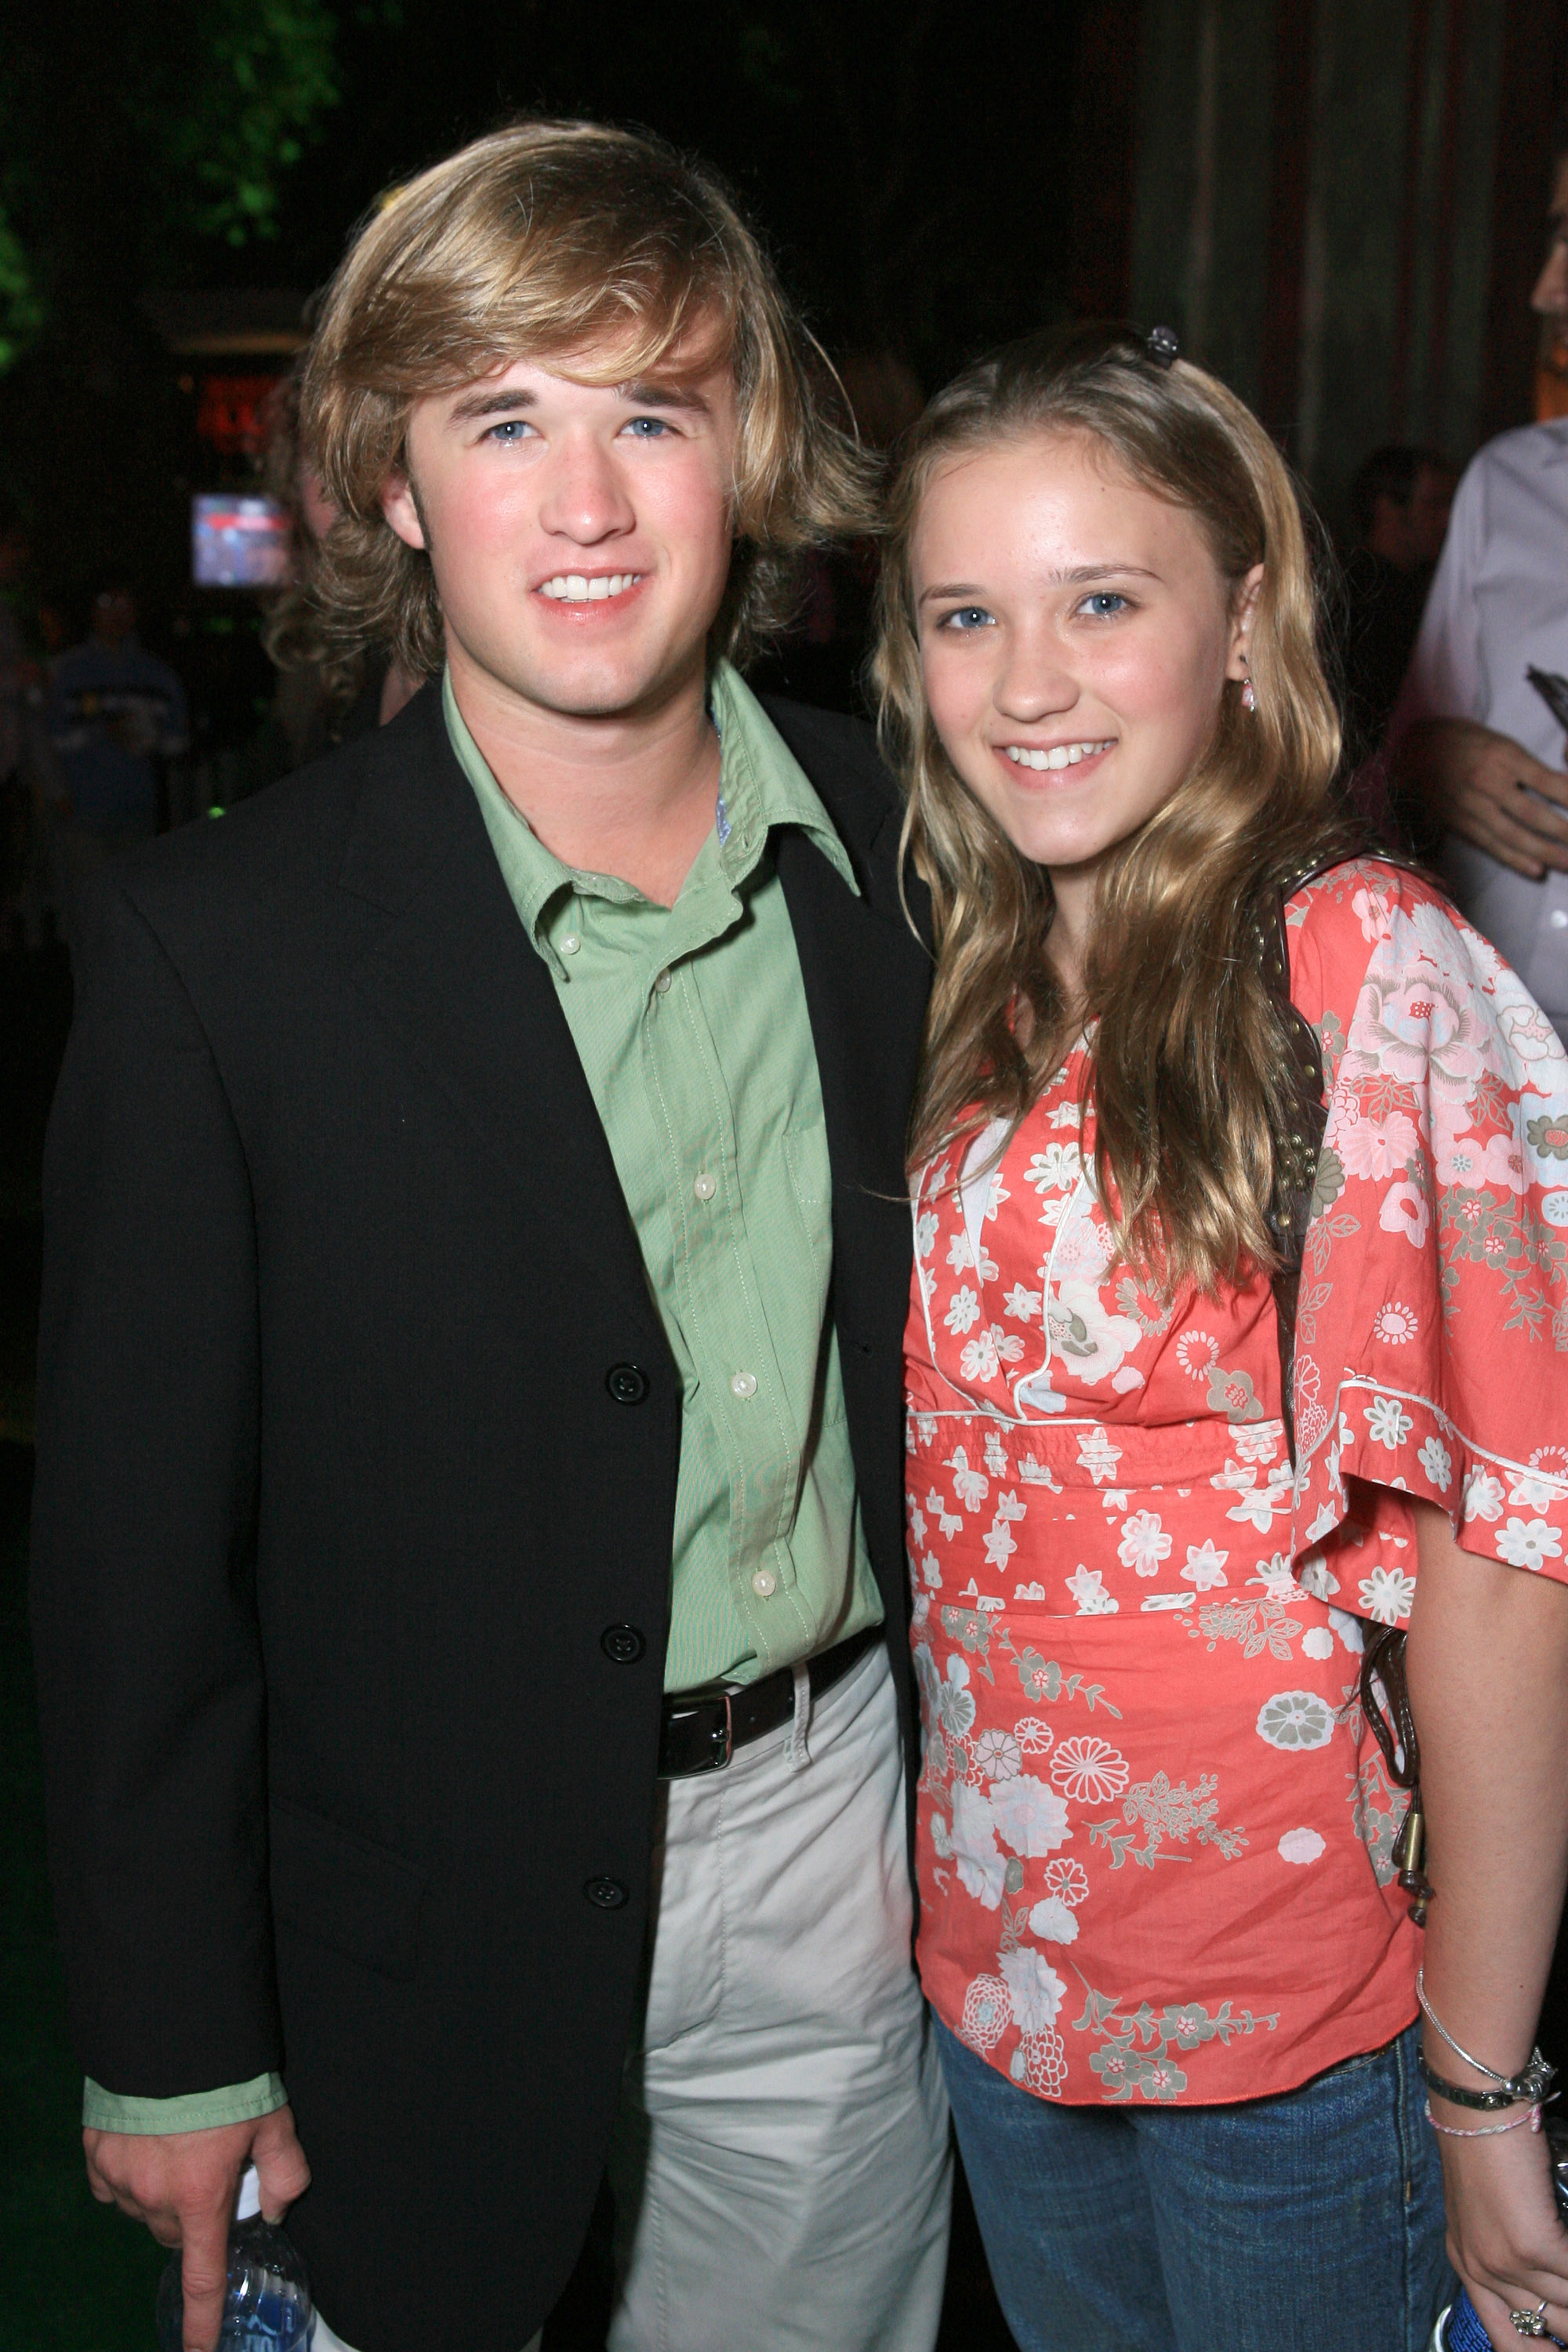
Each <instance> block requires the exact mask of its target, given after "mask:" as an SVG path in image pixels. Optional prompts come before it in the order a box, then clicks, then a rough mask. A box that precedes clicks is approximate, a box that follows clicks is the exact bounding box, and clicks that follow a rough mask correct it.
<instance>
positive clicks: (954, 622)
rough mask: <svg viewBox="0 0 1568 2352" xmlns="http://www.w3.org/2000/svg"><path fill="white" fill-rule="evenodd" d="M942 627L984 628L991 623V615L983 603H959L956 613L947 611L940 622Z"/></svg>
mask: <svg viewBox="0 0 1568 2352" xmlns="http://www.w3.org/2000/svg"><path fill="white" fill-rule="evenodd" d="M990 625H991V615H990V614H989V613H988V612H987V611H986V609H985V607H984V604H961V605H960V606H959V608H958V610H957V612H956V613H949V614H948V615H947V617H946V619H945V620H944V621H943V622H942V627H943V628H944V629H965V630H966V629H985V628H989V627H990Z"/></svg>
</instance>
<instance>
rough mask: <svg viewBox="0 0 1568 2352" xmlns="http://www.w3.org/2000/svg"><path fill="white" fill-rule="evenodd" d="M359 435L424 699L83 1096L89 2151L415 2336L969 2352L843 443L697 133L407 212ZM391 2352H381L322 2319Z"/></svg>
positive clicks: (887, 991) (120, 1042) (334, 299)
mask: <svg viewBox="0 0 1568 2352" xmlns="http://www.w3.org/2000/svg"><path fill="white" fill-rule="evenodd" d="M305 423H306V430H307V433H308V436H309V437H310V444H311V446H312V449H313V453H314V456H315V457H316V460H317V462H318V464H319V466H320V468H321V475H322V478H323V481H324V483H325V485H326V488H327V489H328V491H329V493H330V495H331V499H332V500H333V502H334V504H335V505H336V506H337V508H338V509H339V512H340V516H341V520H340V521H339V522H338V523H337V524H336V525H335V526H334V529H333V530H332V532H331V537H330V539H329V541H328V542H327V551H326V581H327V585H326V588H325V591H324V593H325V595H326V596H327V598H328V600H329V604H330V612H329V618H330V619H331V624H332V625H334V626H335V627H338V628H340V629H342V631H343V632H344V633H345V634H346V635H357V636H359V637H363V638H364V639H372V638H374V639H379V640H380V641H382V642H391V643H392V644H393V645H394V646H395V650H396V654H397V656H398V658H399V660H400V661H402V662H403V664H404V665H405V667H406V668H408V669H409V670H410V671H411V672H412V673H413V674H414V675H416V676H419V677H424V678H426V679H427V680H428V683H427V684H426V687H425V688H424V690H423V691H422V692H421V693H420V694H418V695H417V696H416V698H415V700H414V701H413V703H412V704H411V705H410V706H409V708H408V709H407V710H406V711H405V712H404V714H403V715H402V716H401V717H400V718H399V719H396V720H395V722H394V723H393V724H392V725H391V726H390V727H387V728H385V729H384V730H381V731H380V732H379V733H378V734H376V735H375V736H373V737H372V738H370V739H368V740H364V741H363V742H360V743H356V744H354V745H353V746H352V747H348V748H345V749H344V750H343V751H340V752H339V753H337V754H336V755H334V756H333V757H332V758H331V759H329V760H328V761H324V762H322V763H321V765H319V766H318V767H316V768H313V769H310V770H308V771H306V772H304V773H303V774H302V775H301V776H300V777H299V778H297V779H294V780H292V781H290V782H288V783H286V784H283V785H280V786H278V787H276V788H274V790H273V791H271V792H270V793H266V794H264V795H262V796H260V797H259V798H258V800H256V801H255V802H253V803H248V804H247V806H246V807H245V808H244V809H242V810H240V811H239V812H237V813H236V814H234V815H233V816H231V817H230V818H229V819H227V820H226V822H225V823H224V824H222V825H213V826H205V827H202V828H199V829H198V828H195V827H193V828H191V829H189V830H188V831H187V832H185V833H183V834H179V835H174V836H173V837H172V838H170V839H169V840H167V841H164V842H162V843H160V844H158V845H155V846H154V847H153V849H152V850H150V851H148V852H145V853H140V854H139V855H138V856H136V857H135V858H133V859H132V860H130V861H128V862H126V863H123V864H121V866H118V867H116V868H115V869H114V870H113V872H112V873H111V874H110V876H109V877H107V878H106V879H105V881H104V883H103V885H102V887H100V889H99V891H98V894H97V896H96V898H95V899H94V901H93V903H92V907H91V911H90V919H89V918H88V916H86V915H85V914H84V919H83V938H82V950H81V955H80V961H79V976H78V986H79V999H78V1013H77V1024H76V1028H75V1031H74V1033H73V1037H72V1042H71V1045H70V1048H69V1052H68V1057H67V1065H66V1069H65V1073H64V1076H63V1077H62V1080H61V1086H60V1093H59V1097H58V1104H57V1107H56V1111H55V1115H54V1122H53V1128H52V1131H51V1136H50V1142H49V1156H48V1172H47V1192H48V1214H49V1244H48V1271H47V1285H46V1287H47V1297H46V1302H45V1313H44V1328H43V1340H42V1377H41V1409H40V1426H39V1441H38V1464H39V1472H38V1497H37V1519H36V1563H35V1593H36V1622H37V1644H38V1658H39V1672H40V1687H41V1691H42V1696H43V1712H44V1724H45V1738H46V1744H47V1762H48V1772H49V1793H50V1832H51V1842H52V1865H53V1871H54V1878H55V1885H56V1891H57V1902H58V1913H59V1919H60V1927H61V1935H62V1939H63V1943H64V1948H65V1953H66V1962H67V1969H68V1979H69V1985H70V1995H71V2005H72V2013H73V2018H74V2024H75V2031H76V2034H77V2038H78V2042H79V2048H80V2053H81V2056H82V2060H83V2063H84V2066H85V2069H86V2072H87V2074H88V2076H89V2083H88V2090H87V2105H86V2122H87V2126H88V2128H87V2131H86V2141H87V2151H88V2165H89V2175H90V2178H91V2181H92V2185H93V2189H94V2193H95V2194H97V2195H98V2196H100V2198H102V2199H104V2200H110V2199H112V2200H114V2201H116V2202H117V2203H119V2204H120V2205H121V2207H122V2208H123V2209H124V2210H126V2211H128V2212H131V2213H132V2214H135V2215H137V2216H139V2217H140V2218H142V2220H144V2221H147V2222H149V2224H150V2225H151V2226H152V2228H153V2231H155V2232H156V2234H157V2235H158V2236H159V2237H161V2238H162V2239H163V2241H164V2242H166V2243H170V2244H174V2243H182V2244H183V2246H184V2284H185V2310H186V2318H185V2323H184V2341H185V2347H186V2352H209V2347H212V2346H213V2345H214V2344H215V2343H216V2336H217V2328H218V2314H219V2307H220V2304H221V2293H222V2290H221V2277H222V2267H223V2252H222V2250H223V2240H224V2231H225V2226H226V2217H227V2214H228V2212H229V2211H230V2210H231V2209H232V2201H233V2197H234V2191H235V2184H236V2180H237V2176H238V2173H239V2171H240V2168H241V2167H242V2165H243V2164H244V2163H246V2162H247V2161H254V2162H255V2163H256V2165H257V2166H258V2171H259V2174H260V2179H261V2186H262V2195H263V2200H264V2204H265V2208H266V2210H268V2212H273V2213H276V2212H279V2211H281V2210H284V2209H285V2208H288V2209H289V2230H290V2232H291V2234H292V2235H293V2236H294V2237H295V2238H296V2240H297V2242H299V2244H300V2248H301V2250H302V2251H303V2252H304V2254H305V2255H306V2258H307V2261H308V2263H309V2265H310V2272H311V2276H312V2281H313V2284H314V2287H315V2291H316V2294H317V2298H318V2301H319V2304H320V2306H321V2311H322V2313H323V2314H324V2315H325V2318H326V2319H327V2320H328V2321H330V2322H331V2328H330V2329H328V2330H324V2332H323V2334H322V2335H321V2336H319V2337H318V2344H319V2345H321V2344H325V2345H326V2346H327V2347H331V2346H332V2345H336V2344H339V2343H347V2344H350V2345H353V2346H356V2347H359V2352H429V2347H432V2346H440V2347H442V2348H443V2352H447V2347H451V2352H521V2347H523V2346H524V2344H525V2343H526V2342H527V2341H528V2339H530V2338H531V2337H533V2336H534V2335H535V2332H536V2331H537V2330H538V2329H539V2327H540V2326H541V2324H542V2320H543V2318H544V2317H545V2315H546V2314H547V2313H548V2312H549V2310H550V2308H551V2306H552V2304H553V2303H554V2301H555V2300H556V2298H557V2296H558V2295H559V2294H560V2292H561V2289H562V2287H563V2284H564V2283H565V2280H566V2278H567V2276H568V2274H569V2273H570V2271H571V2269H572V2266H573V2263H574V2260H575V2258H576V2255H577V2252H578V2249H579V2247H580V2245H581V2243H582V2242H583V2239H584V2231H585V2230H586V2227H587V2221H588V2216H589V2212H590V2209H591V2207H592V2205H593V2202H594V2198H595V2189H596V2188H597V2185H598V2182H599V2180H600V2178H601V2176H602V2174H603V2171H604V2169H605V2166H606V2164H607V2165H608V2168H609V2174H610V2179H611V2182H612V2186H613V2189H614V2191H615V2202H616V2271H617V2301H616V2315H615V2319H614V2323H613V2326H612V2331H611V2337H610V2342H611V2344H612V2346H613V2347H616V2352H644V2347H647V2352H654V2347H661V2352H663V2347H669V2352H675V2347H679V2352H704V2347H714V2352H718V2348H719V2347H726V2352H727V2348H728V2347H731V2346H733V2345H735V2344H737V2343H741V2342H744V2343H748V2344H754V2345H759V2346H762V2345H766V2346H792V2347H802V2352H805V2347H819V2352H855V2347H866V2352H873V2347H875V2352H928V2348H929V2347H930V2346H931V2343H932V2341H933V2340H934V2336H935V2333H936V2327H937V2322H938V2315H939V2306H940V2302H941V2293H942V2271H943V2265H944V2260H945V2248H946V2197H947V2163H948V2158H947V2150H946V2124H945V2114H944V2110H943V2108H942V2096H941V2092H940V2088H939V2086H938V2082H937V2077H936V2074H935V2071H934V2066H933V2062H932V2054H931V2050H930V2048H929V2046H928V2044H927V2042H926V2040H925V2036H924V2029H923V2023H922V2014H921V2004H920V2000H919V1994H918V1989H917V1987H916V1985H915V1981H914V1979H913V1976H912V1973H911V1970H910V1955H909V1944H910V1891H909V1883H908V1877H907V1871H906V1860H905V1852H906V1849H905V1822H906V1804H907V1797H908V1780H909V1773H910V1760H911V1759H910V1705H909V1695H908V1690H907V1686H906V1680H905V1672H904V1659H905V1656H906V1651H905V1642H906V1634H905V1624H906V1615H905V1611H906V1602H905V1578H904V1568H903V1558H902V1543H901V1536H900V1493H899V1481H900V1468H901V1443H900V1331H901V1324H902V1319H903V1301H904V1297H905V1294H906V1291H907V1286H908V1275H909V1251H910V1241H909V1233H908V1214H907V1211H906V1210H905V1209H903V1208H902V1207H901V1206H900V1193H901V1191H902V1145H903V1131H904V1123H905V1118H906V1114H907V1109H908V1102H909V1097H910V1087H911V1082H912V1078H913V1073H914V1066H915V1057H916V1053H917V1049H918V1045H919V1037H920V1030H921V1018H922V1013H923V1003H924V994H925V988H926V973H925V968H924V960H923V958H922V956H921V951H920V950H919V949H918V947H917V946H916V945H915V944H914V942H913V941H912V940H911V939H910V935H909V933H908V931H907V929H906V928H905V926H904V924H903V921H902V918H901V915H900V905H899V898H898V891H897V884H896V871H895V868H896V850H897V841H898V833H899V814H898V809H897V807H896V804H895V802H894V799H893V796H892V793H891V791H890V789H889V785H888V783H887V781H886V779H885V777H884V776H883V774H882V772H881V771H880V769H879V766H878V764H877V762H876V761H875V759H874V756H873V755H872V753H871V751H870V750H869V748H868V743H867V741H866V740H865V738H864V735H863V733H862V731H861V730H858V729H857V728H855V727H854V726H853V725H852V724H851V723H850V722H847V721H842V720H837V719H828V718H826V717H825V716H824V715H822V714H819V713H814V712H808V711H805V710H801V709H791V708H789V707H788V706H779V707H778V708H776V709H773V710H772V711H769V710H766V709H763V706H762V705H761V704H760V703H759V702H758V701H757V700H756V699H755V698H753V697H752V695H751V694H750V693H749V691H748V690H747V688H746V687H745V686H744V684H743V683H742V679H741V677H740V676H739V674H738V672H737V669H736V667H734V663H735V659H736V657H737V656H743V655H744V653H745V651H746V650H747V648H748V647H749V646H751V645H752V644H753V643H754V642H756V641H758V640H759V639H760V638H761V637H762V636H763V635H764V634H765V633H766V631H767V630H768V629H769V628H770V627H771V626H773V625H774V624H776V622H777V620H778V618H779V616H780V614H781V612H782V610H783V608H784V590H785V583H786V573H787V570H788V564H789V560H790V558H791V556H792V554H793V553H794V552H795V551H797V550H799V549H801V548H804V547H805V546H807V545H809V544H811V543H812V542H814V541H818V540H820V539H822V538H824V537H826V536H827V535H829V534H830V533H832V532H834V531H836V530H844V529H847V528H854V527H856V526H857V525H858V523H859V522H860V521H861V520H863V519H864V516H865V512H866V492H865V488H864V484H863V479H862V475H861V470H860V466H859V461H858V453H857V451H856V449H855V447H854V446H853V444H852V443H850V442H849V441H848V440H847V439H846V438H845V437H844V436H841V435H840V434H838V433H837V431H836V430H835V429H834V428H833V427H832V426H831V425H829V424H828V423H827V422H826V419H825V418H824V416H823V415H822V414H821V412H820V410H819V409H818V407H817V405H816V403H815V401H814V399H813V395H812V392H811V388H810V382H809V375H808V352H807V346H806V344H805V340H804V337H803V334H802V331H801V330H800V329H799V327H798V326H797V325H796V323H795V320H793V318H792V316H791V314H790V312H789V310H788V309H787V307H786V306H785V304H784V299H783V297H782V296H781V294H780V292H779V289H778V288H777V286H776V284H775V282H774V280H773V277H772V276H771V274H770V272H769V270H768V268H767V266H766V264H765V262H764V260H763V257H762V256H761V254H760V252H759V251H758V248H757V247H756V245H755V243H754V242H753V240H752V237H751V236H750V235H749V233H748V232H747V230H746V229H745V227H744V226H743V225H742V223H741V221H740V220H739V218H738V217H737V215H735V213H734V211H733V209H732V208H731V205H730V204H729V202H728V201H727V199H726V198H725V197H724V195H723V194H722V193H721V191H720V190H719V189H718V188H717V187H716V186H715V185H714V184H713V183H712V182H711V181H710V179H709V178H708V176H707V174H706V173H703V172H701V171H700V170H698V169H695V168H693V167H692V166H690V165H689V164H688V163H684V162H683V161H681V160H680V159H679V158H677V157H675V156H673V155H672V154H670V153H669V152H668V151H666V150H664V149H662V148H660V147H659V146H658V145H657V143H655V142H650V141H647V140H643V139H636V138H632V137H629V136H626V135H624V134H621V133H618V132H614V131H604V130H600V129H597V128H595V127H594V126H591V125H581V124H576V125H574V124H551V123H530V124H523V125H521V126H518V127H515V128H513V129H511V130H509V131H501V132H499V133H497V134H495V135H494V136H493V137H491V138H489V139H485V140H481V141H479V142H478V143H477V144H475V145H474V146H472V147H470V148H468V149H467V150H465V151H464V152H462V153H460V154H458V155H456V156H454V157H452V158H450V159H448V160H447V162H446V163H441V164H439V165H437V167H436V168H435V169H434V170H432V171H430V172H427V173H425V174H424V176H423V177H422V178H420V179H418V180H416V181H415V182H413V183H412V184H409V185H408V186H407V187H405V188H404V189H402V190H401V191H399V192H398V193H397V194H395V195H394V197H393V198H392V199H391V201H390V202H389V203H388V204H387V205H385V206H384V208H383V209H382V210H381V211H380V213H379V214H377V215H375V216H374V218H373V219H372V220H371V222H370V224H369V226H367V227H366V228H365V230H364V231H363V235H362V236H361V237H360V238H359V240H358V242H357V243H356V244H355V246H354V247H353V249H352V251H351V252H350V255H349V257H348V258H347V260H346V261H345V262H344V264H343V267H342V270H341V272H340V274H339V277H338V278H337V280H336V281H335V283H334V286H333V288H332V289H331V294H330V296H329V299H328V301H327V304H326V308H325V310H324V312H323V315H322V318H321V324H320V328H319V331H318V335H317V339H316V344H315V348H314V352H313V355H312V358H311V362H310V372H309V375H308V379H307V383H306V388H305ZM333 2331H336V2332H335V2333H334V2332H333Z"/></svg>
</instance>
